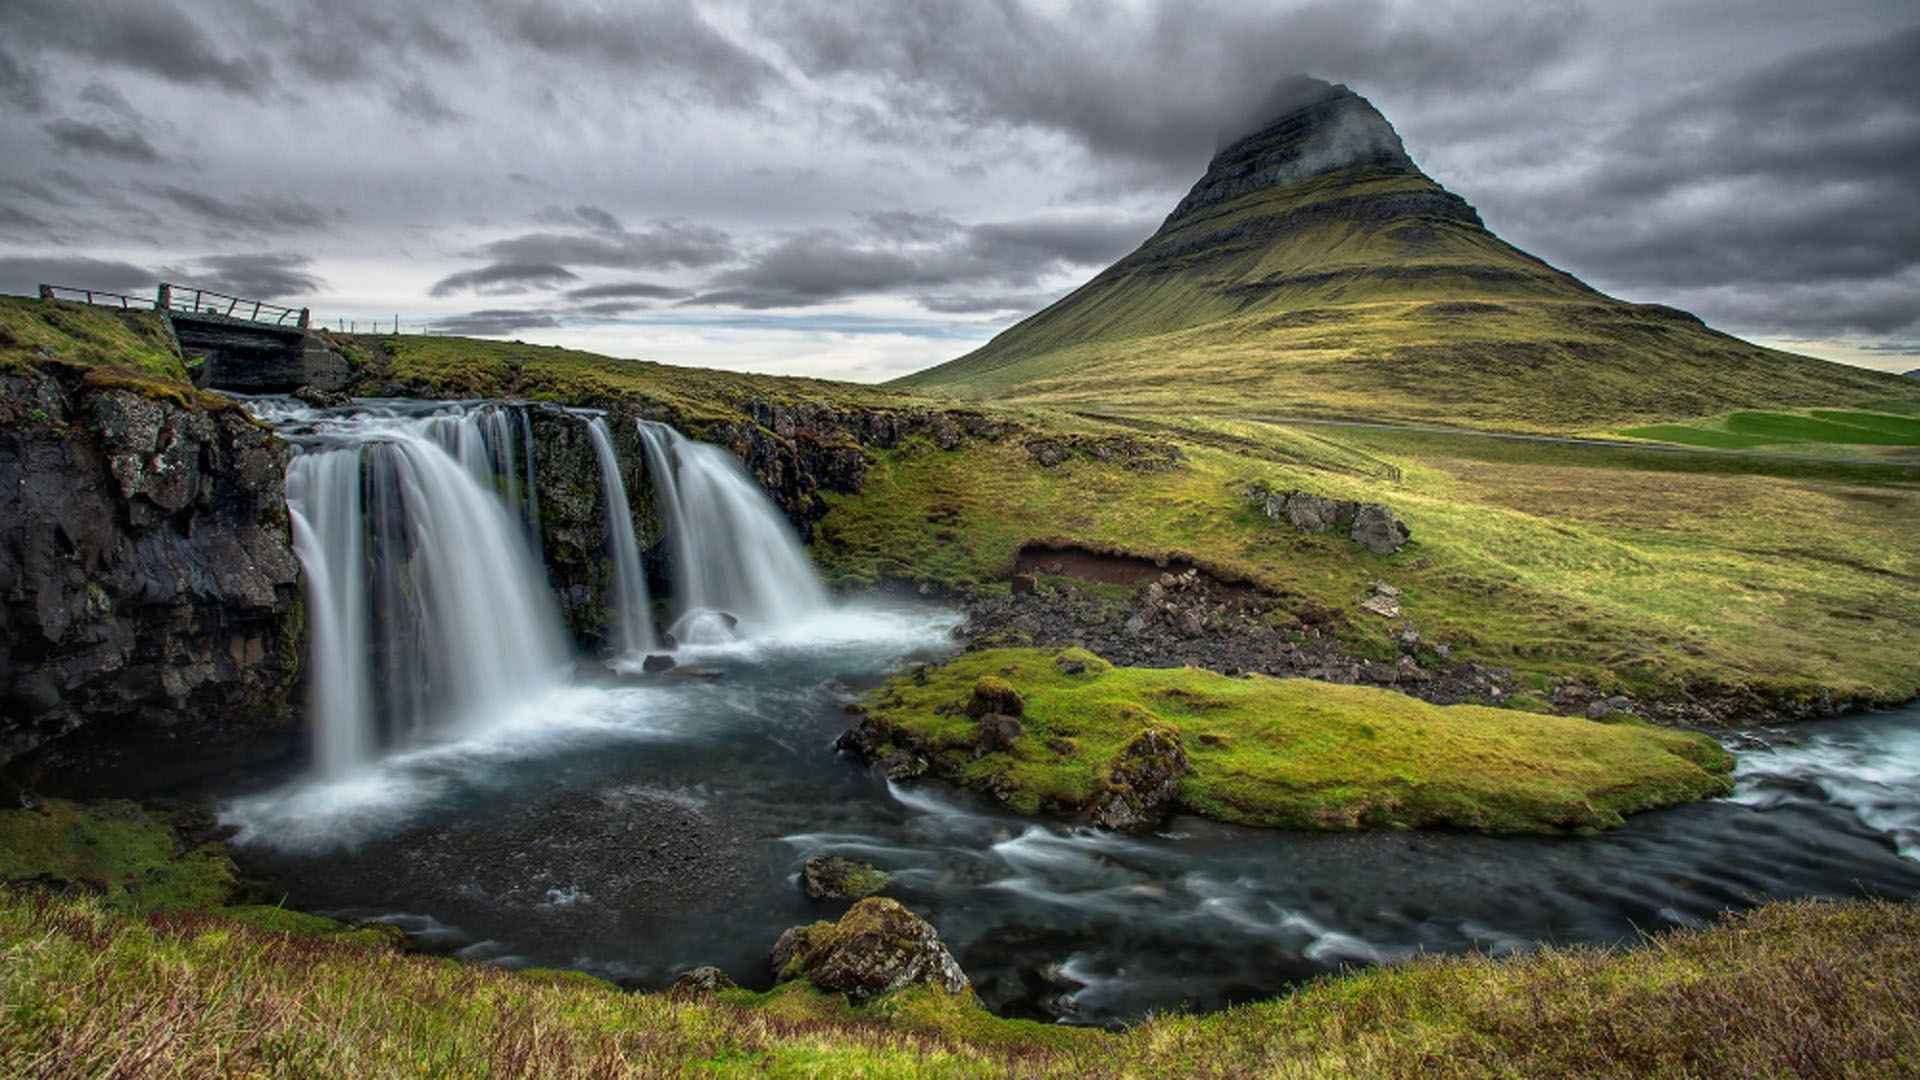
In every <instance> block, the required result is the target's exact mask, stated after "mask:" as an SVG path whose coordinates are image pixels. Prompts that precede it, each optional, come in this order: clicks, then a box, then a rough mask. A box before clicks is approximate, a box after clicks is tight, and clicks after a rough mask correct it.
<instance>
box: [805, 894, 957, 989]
mask: <svg viewBox="0 0 1920 1080" xmlns="http://www.w3.org/2000/svg"><path fill="white" fill-rule="evenodd" d="M769 960H770V961H771V963H772V966H773V972H774V977H775V978H776V979H779V980H780V981H783V982H784V981H786V980H788V979H800V978H804V979H806V980H807V981H808V982H810V983H812V984H813V986H814V987H815V988H816V989H819V990H824V991H827V992H829V993H844V994H846V995H847V996H848V997H849V998H851V999H853V1000H854V1001H865V1000H867V999H869V998H874V997H879V996H880V995H882V994H889V993H892V992H893V991H895V990H904V989H906V988H907V987H909V986H916V985H922V984H924V985H928V986H937V987H939V988H941V989H943V990H945V991H947V992H948V993H952V994H957V993H960V992H961V991H964V990H968V989H970V988H971V984H970V983H969V982H968V981H967V976H966V973H965V972H963V971H961V970H960V965H959V963H958V962H957V961H955V960H954V958H953V954H952V953H950V952H948V951H947V947H946V946H945V945H943V944H941V942H940V936H939V934H938V933H937V932H936V931H935V930H934V928H933V925H932V924H931V923H929V922H927V921H926V920H925V919H922V918H921V917H920V916H918V915H915V914H914V913H913V912H911V911H908V910H907V909H906V908H905V907H903V906H901V904H900V903H899V902H898V901H895V900H889V899H887V898H885V897H880V896H873V897H868V898H867V899H865V900H862V901H860V902H859V903H857V904H855V905H854V906H853V907H852V909H850V910H849V911H848V912H847V913H846V914H845V915H843V916H841V917H840V921H839V922H837V923H835V922H817V923H812V924H810V925H807V926H796V927H792V928H791V929H788V930H787V931H786V932H785V933H783V934H781V935H780V939H779V940H778V941H776V942H775V943H774V946H773V952H772V953H771V955H770V956H769Z"/></svg>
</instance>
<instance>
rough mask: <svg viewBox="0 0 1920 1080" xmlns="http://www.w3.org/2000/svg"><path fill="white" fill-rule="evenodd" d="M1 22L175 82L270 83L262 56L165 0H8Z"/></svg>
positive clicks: (258, 87)
mask: <svg viewBox="0 0 1920 1080" xmlns="http://www.w3.org/2000/svg"><path fill="white" fill-rule="evenodd" d="M0 28H4V29H5V30H6V31H7V35H6V36H7V37H8V38H9V39H10V40H13V41H17V42H19V43H21V44H24V45H28V46H32V47H37V48H49V49H58V50H61V51H64V52H70V53H73V54H75V55H78V56H81V57H85V58H86V59H88V60H92V61H95V62H98V63H103V64H109V65H115V66H119V67H125V68H130V69H132V70H135V71H141V72H145V73H147V74H149V75H156V76H159V77H160V78H163V79H168V80H170V81H173V82H177V83H185V84H201V85H210V86H217V87H219V88H221V89H223V90H227V91H230V92H233V93H239V94H247V95H250V96H256V97H257V96H260V95H262V94H264V93H265V92H266V91H267V90H268V89H269V88H270V86H271V79H272V68H271V65H270V64H269V63H268V62H267V60H266V59H265V58H264V57H262V56H259V55H246V56H241V55H234V54H230V53H228V52H226V51H224V50H222V49H220V48H219V47H217V46H216V45H215V44H214V42H213V40H212V38H210V37H209V36H208V35H207V33H206V31H205V30H203V29H201V27H200V24H199V22H198V21H197V20H195V19H194V18H192V17H191V16H190V15H188V14H187V12H185V11H184V10H182V9H180V8H178V7H175V6H174V5H172V4H169V3H166V2H164V0H143V2H141V3H137V4H126V5H113V4H107V3H100V2H94V3H72V2H68V0H9V3H8V5H7V8H6V10H5V12H4V14H0Z"/></svg>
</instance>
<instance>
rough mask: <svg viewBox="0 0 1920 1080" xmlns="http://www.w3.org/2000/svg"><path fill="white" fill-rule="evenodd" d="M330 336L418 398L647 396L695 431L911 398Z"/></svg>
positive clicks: (475, 345) (466, 345) (458, 343)
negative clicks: (774, 410) (799, 411)
mask: <svg viewBox="0 0 1920 1080" xmlns="http://www.w3.org/2000/svg"><path fill="white" fill-rule="evenodd" d="M334 337H335V338H336V340H339V341H340V342H341V343H342V344H343V346H344V347H345V348H346V349H347V350H348V351H349V352H350V353H352V354H353V355H355V356H357V357H359V358H360V362H361V364H362V365H364V366H368V367H383V368H384V370H382V371H380V372H379V375H380V376H381V377H383V378H384V379H386V380H390V381H392V382H397V383H400V384H402V385H404V386H406V387H408V388H410V392H412V393H417V394H421V395H422V396H428V397H500V398H524V399H529V400H535V401H556V402H562V403H566V404H576V405H586V404H606V403H610V402H629V403H636V404H646V403H651V404H654V405H656V406H658V407H660V408H662V409H664V410H665V411H666V412H668V413H670V414H671V415H672V417H673V418H674V419H675V420H676V421H677V422H679V423H681V424H684V425H689V426H692V427H694V428H699V427H701V426H704V425H705V424H708V423H712V422H714V421H722V420H725V421H738V420H740V419H741V416H740V413H739V411H738V410H739V407H740V406H741V405H742V404H744V403H746V402H749V401H766V402H773V403H780V404H791V403H793V402H799V401H806V402H815V403H819V404H824V405H865V406H892V407H896V408H897V407H902V406H905V405H909V404H916V402H914V401H913V400H912V399H910V398H907V397H906V396H904V395H901V394H898V393H895V392H892V391H887V390H883V389H880V388H877V387H865V386H856V385H853V384H851V383H838V382H828V381H825V380H821V379H802V378H789V377H780V376H770V375H746V374H740V373H736V372H728V371H716V370H710V369H706V368H689V367H674V366H670V365H666V364H659V363H654V362H652V361H647V360H626V359H620V358H617V357H609V356H601V355H599V354H597V353H588V352H580V351H578V350H574V349H562V348H559V347H557V346H546V345H527V344H523V343H521V342H516V341H483V340H480V339H477V338H460V337H437V336H408V335H401V336H395V337H383V338H371V337H366V336H359V337H350V336H344V335H336V336H334ZM375 358H379V359H375ZM917 404H920V405H923V406H924V405H925V404H926V403H925V402H917Z"/></svg>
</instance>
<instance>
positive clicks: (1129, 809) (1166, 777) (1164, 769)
mask: <svg viewBox="0 0 1920 1080" xmlns="http://www.w3.org/2000/svg"><path fill="white" fill-rule="evenodd" d="M1192 771H1193V766H1192V765H1191V764H1190V763H1189V762H1188V761H1187V751H1186V747H1184V746H1182V745H1181V743H1180V734H1179V732H1177V731H1175V730H1173V729H1172V728H1170V727H1164V726H1154V727H1148V728H1145V729H1142V730H1141V731H1140V733H1139V734H1137V735H1135V736H1134V737H1133V738H1131V739H1129V740H1127V745H1126V746H1124V747H1121V749H1120V752H1119V753H1118V754H1116V755H1115V756H1114V759H1113V762H1112V764H1110V765H1109V766H1108V767H1107V774H1106V776H1105V777H1104V778H1103V779H1102V782H1101V791H1100V793H1099V794H1098V795H1096V796H1095V797H1094V809H1093V820H1094V821H1095V822H1097V823H1099V824H1101V825H1104V826H1106V827H1107V828H1109V829H1137V828H1141V827H1143V826H1147V825H1152V824H1154V823H1156V822H1158V821H1159V820H1161V819H1162V818H1164V817H1166V815H1167V813H1168V812H1169V811H1171V810H1172V809H1173V805H1174V800H1175V799H1176V798H1177V797H1178V796H1179V794H1180V781H1181V780H1183V779H1185V778H1186V775H1187V774H1188V773H1190V772H1192Z"/></svg>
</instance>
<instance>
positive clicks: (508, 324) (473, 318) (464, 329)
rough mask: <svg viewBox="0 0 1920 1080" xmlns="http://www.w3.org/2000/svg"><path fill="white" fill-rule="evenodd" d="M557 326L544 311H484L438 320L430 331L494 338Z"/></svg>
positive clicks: (498, 309)
mask: <svg viewBox="0 0 1920 1080" xmlns="http://www.w3.org/2000/svg"><path fill="white" fill-rule="evenodd" d="M559 325H560V322H559V320H557V319H555V318H554V317H553V316H552V315H549V314H548V313H546V312H544V311H528V310H523V309H514V308H485V309H482V310H480V311H469V312H467V313H466V314H465V315H453V316H449V317H447V318H444V319H440V320H438V321H437V322H435V323H434V324H433V326H432V330H433V331H434V332H435V333H439V334H471V335H474V336H477V337H496V336H499V335H502V334H511V333H515V332H516V331H520V330H550V329H552V328H554V327H556V326H559Z"/></svg>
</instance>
